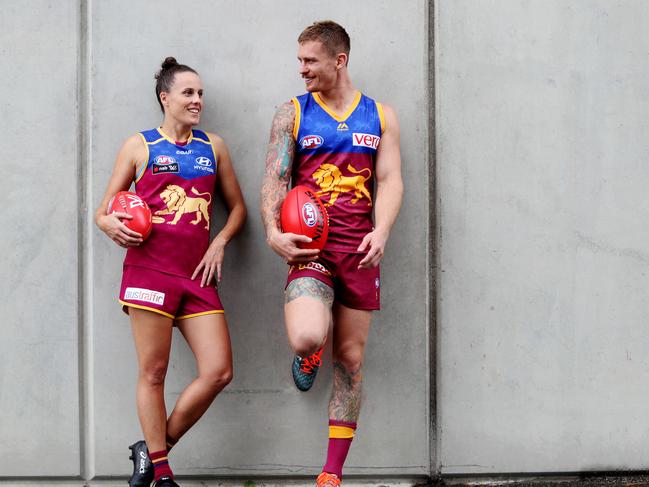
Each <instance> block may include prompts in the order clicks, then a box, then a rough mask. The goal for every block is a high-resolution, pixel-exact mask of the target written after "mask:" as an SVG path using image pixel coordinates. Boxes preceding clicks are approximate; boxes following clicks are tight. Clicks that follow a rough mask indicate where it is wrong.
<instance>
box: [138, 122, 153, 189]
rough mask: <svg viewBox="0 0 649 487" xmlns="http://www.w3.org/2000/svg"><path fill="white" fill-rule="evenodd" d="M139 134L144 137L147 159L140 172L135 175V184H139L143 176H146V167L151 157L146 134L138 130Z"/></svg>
mask: <svg viewBox="0 0 649 487" xmlns="http://www.w3.org/2000/svg"><path fill="white" fill-rule="evenodd" d="M138 135H139V136H140V137H141V138H142V142H144V147H146V161H144V164H142V167H141V168H140V174H136V175H135V184H137V182H138V181H139V180H140V179H142V176H144V173H145V172H146V168H147V167H148V166H149V157H151V154H150V153H149V144H148V142H147V141H146V138H144V134H143V133H142V132H138Z"/></svg>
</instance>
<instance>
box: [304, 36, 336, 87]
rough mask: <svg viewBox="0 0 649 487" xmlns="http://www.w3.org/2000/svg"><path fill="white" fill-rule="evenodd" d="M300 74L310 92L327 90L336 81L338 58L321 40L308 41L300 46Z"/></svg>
mask: <svg viewBox="0 0 649 487" xmlns="http://www.w3.org/2000/svg"><path fill="white" fill-rule="evenodd" d="M297 59H298V61H300V76H302V79H303V80H304V83H305V85H306V90H307V91H308V92H309V93H313V92H315V91H326V90H328V89H331V88H333V87H334V86H335V83H336V73H337V69H336V58H335V57H332V56H331V55H329V53H327V51H326V50H325V49H324V47H323V46H322V43H321V42H319V41H306V42H303V43H301V44H300V45H299V46H298V50H297Z"/></svg>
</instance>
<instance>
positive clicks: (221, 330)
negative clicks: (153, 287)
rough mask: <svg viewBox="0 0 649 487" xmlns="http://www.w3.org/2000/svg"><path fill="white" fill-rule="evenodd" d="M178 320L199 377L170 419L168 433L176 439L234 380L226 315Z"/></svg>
mask: <svg viewBox="0 0 649 487" xmlns="http://www.w3.org/2000/svg"><path fill="white" fill-rule="evenodd" d="M177 323H178V329H179V330H180V332H181V333H182V334H183V336H184V337H185V340H187V343H188V344H189V347H190V348H191V350H192V352H193V353H194V357H195V358H196V368H197V371H198V377H196V379H194V380H193V381H192V382H191V383H190V384H189V385H188V386H187V387H186V388H185V389H184V390H183V391H182V393H181V394H180V396H179V397H178V400H177V401H176V405H175V407H174V410H173V411H172V412H171V415H170V416H169V420H168V421H167V434H168V435H169V437H171V438H173V439H174V440H179V439H180V437H181V436H182V435H184V434H185V433H186V432H187V430H189V428H191V427H192V426H193V425H194V423H196V421H198V420H199V418H200V417H201V416H202V415H203V413H205V411H207V408H209V407H210V404H212V401H214V398H215V397H216V395H217V394H218V393H219V392H221V390H222V389H223V388H224V387H225V386H226V385H228V383H229V382H230V381H231V380H232V349H231V346H230V335H229V333H228V325H227V322H226V321H225V316H224V315H223V314H221V313H218V314H209V315H202V316H195V317H193V318H188V319H185V320H180V321H178V322H177Z"/></svg>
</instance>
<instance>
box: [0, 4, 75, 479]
mask: <svg viewBox="0 0 649 487" xmlns="http://www.w3.org/2000/svg"><path fill="white" fill-rule="evenodd" d="M77 10H78V6H77V5H76V3H74V2H68V3H63V4H54V3H53V2H49V1H45V0H42V1H40V0H39V1H34V2H31V4H30V8H29V9H26V8H24V6H23V5H21V4H19V3H17V2H15V3H5V4H3V5H2V14H1V15H0V59H2V65H3V69H2V80H1V81H0V84H1V86H2V89H0V113H2V117H1V121H0V132H1V133H2V141H3V150H2V156H0V158H1V160H2V163H1V167H2V173H3V177H2V179H3V184H2V186H3V188H4V189H3V190H2V191H1V192H0V205H1V206H2V211H1V212H0V226H1V227H2V237H1V239H0V242H1V243H0V252H1V254H2V259H1V264H0V269H1V275H2V279H0V296H1V298H0V299H1V300H2V319H1V322H2V324H1V325H0V437H2V441H1V442H0V476H16V475H33V476H37V475H65V476H73V475H78V474H79V472H80V470H79V469H80V461H79V453H80V436H79V417H80V415H79V414H80V408H79V367H78V362H79V352H80V350H79V346H78V318H77V317H78V305H77V304H78V297H79V292H78V283H77V280H78V279H77V264H78V262H79V256H78V254H77V244H78V240H79V229H78V226H77V222H78V215H79V209H78V206H77V169H78V167H77V166H78V157H77V150H78V143H77V120H78V116H77V110H76V102H77V100H76V94H77V64H76V61H77V50H78V34H77V32H78V22H79V18H78V15H77ZM26 35H29V42H24V40H25V36H26ZM35 50H38V53H37V54H35ZM44 448H46V449H47V450H48V451H51V452H56V453H55V454H52V455H46V454H44V451H43V449H44Z"/></svg>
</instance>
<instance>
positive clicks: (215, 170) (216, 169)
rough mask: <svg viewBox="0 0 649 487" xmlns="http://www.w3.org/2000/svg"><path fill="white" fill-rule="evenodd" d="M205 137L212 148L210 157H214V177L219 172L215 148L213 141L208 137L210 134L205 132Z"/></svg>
mask: <svg viewBox="0 0 649 487" xmlns="http://www.w3.org/2000/svg"><path fill="white" fill-rule="evenodd" d="M205 137H207V140H208V141H209V143H210V147H211V148H212V155H213V156H214V175H216V174H217V173H218V172H219V156H217V155H216V147H214V141H213V140H212V137H210V134H208V133H207V132H205Z"/></svg>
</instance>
